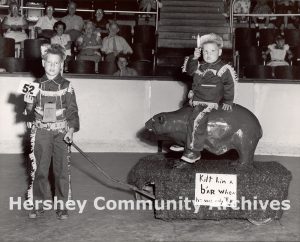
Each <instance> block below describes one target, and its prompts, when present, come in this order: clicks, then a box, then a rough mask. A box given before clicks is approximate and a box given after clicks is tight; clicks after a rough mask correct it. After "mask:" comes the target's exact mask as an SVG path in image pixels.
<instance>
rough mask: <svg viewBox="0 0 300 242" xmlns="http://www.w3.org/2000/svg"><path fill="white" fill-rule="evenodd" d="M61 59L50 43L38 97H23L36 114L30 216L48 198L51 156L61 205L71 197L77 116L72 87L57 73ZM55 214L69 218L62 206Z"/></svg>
mask: <svg viewBox="0 0 300 242" xmlns="http://www.w3.org/2000/svg"><path fill="white" fill-rule="evenodd" d="M64 58H65V53H64V49H63V48H62V47H61V46H60V45H58V44H53V45H50V47H49V48H48V49H47V50H46V52H45V54H44V55H43V60H42V63H43V66H44V69H45V75H44V76H43V77H42V78H40V79H38V80H37V81H36V82H37V83H39V92H38V94H37V96H36V97H33V96H31V95H29V94H26V95H25V96H24V101H25V103H26V112H27V113H32V112H33V113H34V117H35V120H34V122H33V126H32V129H31V144H32V154H31V155H30V158H31V160H32V169H33V172H32V174H31V176H32V183H31V186H30V188H29V191H28V199H29V201H31V202H32V203H33V204H34V205H35V206H34V210H32V211H31V212H30V213H29V217H30V218H36V217H37V216H39V215H41V214H42V213H43V207H42V206H37V205H36V204H38V203H40V204H41V203H43V202H44V201H45V200H46V199H47V191H48V189H47V187H48V174H49V167H50V163H51V159H53V173H54V179H55V196H56V197H57V200H59V201H62V202H63V204H64V205H65V203H66V202H67V201H68V200H69V199H70V197H69V196H70V182H69V175H68V157H67V156H68V149H67V143H70V142H72V140H73V133H74V132H77V131H78V130H79V117H78V107H77V103H76V97H75V92H74V89H73V87H72V85H71V83H70V82H69V81H68V80H66V79H64V78H63V77H62V76H61V74H60V73H61V70H62V68H63V62H64ZM57 216H58V218H59V219H66V218H68V211H67V210H66V208H65V206H64V207H60V208H58V209H57Z"/></svg>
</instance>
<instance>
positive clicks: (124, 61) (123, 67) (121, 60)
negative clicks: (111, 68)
mask: <svg viewBox="0 0 300 242" xmlns="http://www.w3.org/2000/svg"><path fill="white" fill-rule="evenodd" d="M117 66H118V69H119V70H118V71H117V72H115V73H114V76H137V75H138V74H137V72H136V70H135V69H133V68H130V67H128V57H127V55H124V54H119V55H118V56H117Z"/></svg>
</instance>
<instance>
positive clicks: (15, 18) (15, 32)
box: [2, 2, 28, 57]
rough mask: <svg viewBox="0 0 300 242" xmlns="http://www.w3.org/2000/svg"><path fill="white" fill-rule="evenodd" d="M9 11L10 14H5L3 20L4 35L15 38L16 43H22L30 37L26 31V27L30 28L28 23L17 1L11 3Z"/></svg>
mask: <svg viewBox="0 0 300 242" xmlns="http://www.w3.org/2000/svg"><path fill="white" fill-rule="evenodd" d="M9 11H10V14H8V15H7V16H5V18H4V19H3V21H2V29H3V30H4V31H6V32H5V33H4V34H3V36H4V37H5V38H12V39H14V40H15V42H16V43H21V42H23V41H24V40H26V39H28V36H27V34H26V33H25V29H28V23H27V21H26V19H25V18H24V17H23V16H21V15H19V6H18V4H17V3H16V2H12V3H11V4H10V5H9ZM17 47H18V46H17ZM17 57H18V55H17Z"/></svg>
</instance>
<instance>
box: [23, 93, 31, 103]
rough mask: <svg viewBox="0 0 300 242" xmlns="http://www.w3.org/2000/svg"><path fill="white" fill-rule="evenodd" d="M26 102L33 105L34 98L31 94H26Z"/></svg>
mask: <svg viewBox="0 0 300 242" xmlns="http://www.w3.org/2000/svg"><path fill="white" fill-rule="evenodd" d="M24 102H25V103H28V104H32V103H33V96H31V95H30V94H29V93H26V94H25V95H24Z"/></svg>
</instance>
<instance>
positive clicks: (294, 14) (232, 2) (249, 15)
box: [229, 0, 300, 34]
mask: <svg viewBox="0 0 300 242" xmlns="http://www.w3.org/2000/svg"><path fill="white" fill-rule="evenodd" d="M235 2H236V0H231V1H230V8H229V9H230V12H229V26H230V33H231V34H233V32H234V17H284V16H287V17H293V16H300V13H286V14H277V13H272V14H253V13H245V14H244V13H243V14H241V13H234V11H233V7H234V4H235Z"/></svg>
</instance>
